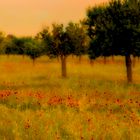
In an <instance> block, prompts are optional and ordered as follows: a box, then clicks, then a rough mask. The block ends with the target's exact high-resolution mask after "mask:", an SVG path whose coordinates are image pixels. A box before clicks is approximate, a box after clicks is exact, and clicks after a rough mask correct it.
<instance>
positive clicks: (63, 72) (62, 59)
mask: <svg viewBox="0 0 140 140" xmlns="http://www.w3.org/2000/svg"><path fill="white" fill-rule="evenodd" d="M61 70H62V77H64V78H65V77H67V69H66V56H64V55H62V56H61Z"/></svg>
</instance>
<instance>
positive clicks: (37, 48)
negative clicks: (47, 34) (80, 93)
mask: <svg viewBox="0 0 140 140" xmlns="http://www.w3.org/2000/svg"><path fill="white" fill-rule="evenodd" d="M24 46H25V54H26V55H28V56H29V57H30V58H31V59H32V61H33V65H35V60H36V59H37V58H38V57H40V56H41V55H42V46H41V43H40V42H38V41H37V40H35V39H32V38H30V40H29V39H28V41H26V42H25V43H24Z"/></svg>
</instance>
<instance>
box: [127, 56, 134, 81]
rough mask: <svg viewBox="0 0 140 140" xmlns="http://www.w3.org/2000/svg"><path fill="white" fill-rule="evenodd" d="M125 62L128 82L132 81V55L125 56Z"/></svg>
mask: <svg viewBox="0 0 140 140" xmlns="http://www.w3.org/2000/svg"><path fill="white" fill-rule="evenodd" d="M125 64H126V72H127V81H128V83H132V81H133V80H132V61H131V56H130V55H126V56H125Z"/></svg>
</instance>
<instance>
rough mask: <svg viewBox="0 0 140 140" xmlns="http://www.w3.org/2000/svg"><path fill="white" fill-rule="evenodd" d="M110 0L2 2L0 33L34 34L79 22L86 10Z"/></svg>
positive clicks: (27, 0) (5, 0) (0, 4)
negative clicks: (55, 26)
mask: <svg viewBox="0 0 140 140" xmlns="http://www.w3.org/2000/svg"><path fill="white" fill-rule="evenodd" d="M106 1H108V0H0V31H3V32H5V33H6V34H15V35H17V36H25V35H26V36H28V35H35V34H36V33H37V32H39V31H40V30H41V29H42V28H43V27H44V26H50V25H51V24H52V23H64V24H67V23H68V22H70V21H74V22H78V21H79V20H80V19H82V18H84V17H85V16H86V9H87V8H88V7H89V6H94V5H97V4H100V3H104V2H106Z"/></svg>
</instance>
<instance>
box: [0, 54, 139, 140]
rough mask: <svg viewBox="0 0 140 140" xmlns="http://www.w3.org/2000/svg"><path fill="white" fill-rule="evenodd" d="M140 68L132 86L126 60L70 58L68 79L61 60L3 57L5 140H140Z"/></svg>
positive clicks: (1, 133) (0, 134)
mask: <svg viewBox="0 0 140 140" xmlns="http://www.w3.org/2000/svg"><path fill="white" fill-rule="evenodd" d="M139 63H140V62H137V63H136V66H135V67H134V70H133V71H134V84H132V85H128V84H127V83H126V77H125V67H124V62H123V58H121V57H116V58H115V61H114V62H112V60H111V58H109V59H108V62H107V64H103V60H102V58H99V59H97V60H96V61H95V62H94V64H93V65H90V63H89V60H88V58H87V57H86V56H85V57H84V58H82V62H81V63H79V62H78V59H77V58H75V57H74V58H72V57H69V59H68V78H66V79H63V78H61V71H60V64H59V62H58V61H57V60H55V59H53V60H50V59H48V58H47V57H41V58H40V59H38V60H37V62H36V65H35V66H33V65H32V61H31V60H30V59H29V58H27V57H25V58H24V59H23V58H22V56H10V58H7V56H0V72H1V76H0V111H1V115H0V140H81V139H83V140H110V139H112V140H129V139H130V140H131V139H132V140H139V139H140V85H139V83H140V65H139Z"/></svg>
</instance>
